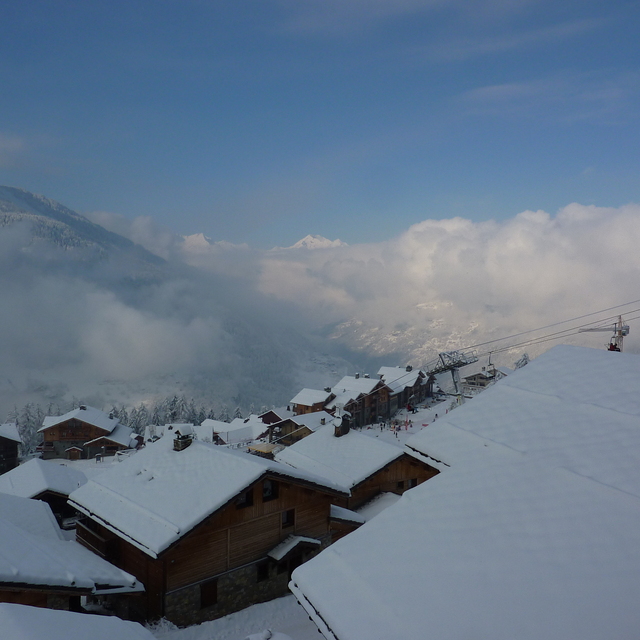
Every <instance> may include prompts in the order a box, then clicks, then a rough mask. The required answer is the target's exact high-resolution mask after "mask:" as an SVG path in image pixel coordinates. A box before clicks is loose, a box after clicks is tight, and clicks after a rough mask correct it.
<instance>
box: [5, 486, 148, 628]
mask: <svg viewBox="0 0 640 640" xmlns="http://www.w3.org/2000/svg"><path fill="white" fill-rule="evenodd" d="M143 589H144V587H143V585H142V584H141V583H140V582H139V581H138V580H136V579H135V578H134V577H133V576H132V575H130V574H128V573H126V572H125V571H122V570H121V569H118V568H117V567H115V566H114V565H112V564H110V563H109V562H107V561H105V560H103V559H102V558H99V557H98V556H96V555H95V554H93V553H91V552H90V551H88V550H87V549H85V548H84V547H82V546H81V545H79V544H78V543H77V542H75V541H73V540H66V539H65V538H64V536H63V534H62V532H61V531H60V528H59V527H58V525H57V523H56V520H55V518H54V517H53V513H52V512H51V509H50V508H49V506H48V505H47V504H45V503H44V502H41V501H39V500H29V499H28V498H19V497H16V496H10V495H6V494H2V493H0V602H12V603H18V604H28V605H32V606H36V607H50V608H54V609H79V606H80V597H81V596H91V597H101V598H108V597H110V596H111V595H112V594H116V593H117V594H120V595H122V594H134V593H140V592H141V591H143ZM3 633H5V629H4V628H3Z"/></svg>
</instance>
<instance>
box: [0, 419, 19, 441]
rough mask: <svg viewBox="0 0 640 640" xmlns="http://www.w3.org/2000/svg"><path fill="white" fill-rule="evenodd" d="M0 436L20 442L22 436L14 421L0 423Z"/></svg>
mask: <svg viewBox="0 0 640 640" xmlns="http://www.w3.org/2000/svg"><path fill="white" fill-rule="evenodd" d="M0 438H6V439H7V440H13V441H14V442H22V438H21V437H20V434H19V433H18V426H17V425H16V423H15V422H5V423H4V424H0Z"/></svg>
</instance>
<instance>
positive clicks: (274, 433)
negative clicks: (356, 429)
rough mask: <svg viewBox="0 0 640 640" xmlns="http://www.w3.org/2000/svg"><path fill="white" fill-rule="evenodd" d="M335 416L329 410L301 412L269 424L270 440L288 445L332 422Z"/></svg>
mask: <svg viewBox="0 0 640 640" xmlns="http://www.w3.org/2000/svg"><path fill="white" fill-rule="evenodd" d="M333 419H334V418H333V416H332V415H331V414H330V413H328V412H327V411H315V412H313V413H301V414H299V415H296V416H293V417H291V418H286V419H285V420H281V421H280V422H276V423H274V424H272V425H269V442H270V443H273V444H280V445H284V446H286V447H288V446H289V445H292V444H294V443H295V442H297V441H298V440H301V439H302V438H306V437H307V436H309V435H311V434H312V433H313V432H314V431H316V429H319V428H320V427H322V426H324V425H325V424H330V423H331V421H332V420H333Z"/></svg>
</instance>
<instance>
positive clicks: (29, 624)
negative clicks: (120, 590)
mask: <svg viewBox="0 0 640 640" xmlns="http://www.w3.org/2000/svg"><path fill="white" fill-rule="evenodd" d="M0 629H2V632H3V634H5V635H4V637H5V638H10V639H14V640H43V638H46V640H88V639H89V638H91V640H113V639H114V638H117V639H118V640H154V638H155V636H154V635H152V633H151V632H150V631H148V630H147V629H145V628H144V627H143V626H142V625H140V624H138V623H137V622H129V621H128V620H121V619H120V618H118V617H116V616H103V615H102V616H101V615H92V614H87V613H75V612H73V611H54V610H52V609H42V608H36V607H28V606H24V605H20V604H8V603H0Z"/></svg>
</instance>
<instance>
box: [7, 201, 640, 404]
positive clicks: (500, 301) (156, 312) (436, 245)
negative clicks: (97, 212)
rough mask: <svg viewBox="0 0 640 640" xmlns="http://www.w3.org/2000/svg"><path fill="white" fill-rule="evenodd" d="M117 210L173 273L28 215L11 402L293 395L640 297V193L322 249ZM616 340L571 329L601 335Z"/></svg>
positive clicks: (14, 309) (14, 322)
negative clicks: (172, 229) (103, 250)
mask: <svg viewBox="0 0 640 640" xmlns="http://www.w3.org/2000/svg"><path fill="white" fill-rule="evenodd" d="M103 218H104V220H105V221H106V217H104V216H103ZM116 222H117V224H118V225H119V228H118V230H119V231H120V232H121V233H123V234H124V235H129V236H131V237H135V238H136V240H137V241H138V242H139V243H141V244H143V245H146V246H148V247H149V248H154V247H155V248H156V249H157V248H158V247H159V246H160V247H161V248H163V249H162V250H163V251H164V254H165V256H166V257H169V259H170V262H169V263H168V264H167V266H166V268H165V269H164V275H163V276H162V277H154V278H153V279H151V280H147V281H145V280H144V279H142V280H141V279H139V278H135V277H132V275H131V274H130V273H123V270H122V267H121V265H113V264H110V263H109V261H106V262H104V263H100V264H98V265H97V266H96V265H94V266H93V267H92V268H91V269H88V268H87V266H86V264H84V263H78V262H77V261H74V259H72V257H71V256H70V255H69V252H61V251H60V250H54V249H53V248H51V247H47V246H46V245H44V244H41V245H37V246H36V245H34V244H33V242H31V243H30V241H29V237H28V229H27V228H26V227H24V226H20V225H17V226H14V227H10V228H5V229H2V230H1V231H0V267H1V269H0V295H1V296H2V299H3V300H4V301H5V304H3V305H2V306H1V307H0V352H2V354H3V364H2V368H1V371H0V374H1V377H0V409H1V410H2V411H3V412H4V413H6V412H7V410H8V409H10V408H11V406H12V405H13V404H17V405H20V404H22V403H23V402H24V401H25V400H26V399H34V398H38V399H39V401H40V402H45V403H46V400H47V399H50V400H60V399H62V398H65V399H69V398H71V397H73V396H75V397H77V398H81V399H84V400H85V401H88V402H90V403H92V402H93V403H95V404H96V405H98V406H108V405H109V404H113V403H130V404H131V403H138V402H140V401H144V400H149V401H151V400H152V399H154V398H156V397H158V396H159V395H169V394H173V393H177V394H181V393H185V394H186V395H187V396H188V397H195V398H196V399H197V400H208V401H210V402H214V403H216V402H217V403H218V404H219V405H221V404H222V403H225V404H227V405H236V404H241V405H243V406H244V407H248V406H249V405H250V404H254V406H256V407H259V406H261V405H264V404H266V405H271V404H280V403H286V402H287V401H288V399H289V398H290V397H292V395H293V394H294V393H295V392H297V390H298V389H299V388H300V387H301V386H315V387H322V386H325V385H327V384H333V383H334V382H335V381H336V380H337V379H338V378H339V377H340V376H342V375H344V374H345V373H353V372H354V371H355V370H356V367H358V368H359V369H360V370H363V368H365V367H367V368H368V371H369V372H373V370H374V367H375V366H376V365H379V364H381V363H383V362H384V363H386V364H389V365H397V364H406V363H408V362H410V363H412V364H415V365H421V364H423V363H425V362H427V361H429V360H431V359H432V358H434V357H435V356H436V355H437V353H438V352H439V351H443V350H450V349H459V348H464V347H470V346H473V345H477V344H480V343H483V342H485V341H487V340H494V339H498V338H503V337H505V336H509V335H512V334H516V333H519V332H521V331H528V330H530V329H534V328H536V327H543V326H545V325H548V324H551V323H555V322H558V321H560V320H565V319H569V318H573V317H578V316H581V315H583V314H587V313H590V312H593V311H597V310H600V309H606V308H609V307H613V306H615V305H620V304H622V303H626V302H629V301H634V300H638V299H640V288H639V286H638V283H639V282H640V252H639V251H638V249H637V248H638V246H640V206H639V205H635V204H629V205H625V206H622V207H619V208H602V207H595V206H584V205H580V204H571V205H568V206H567V207H565V208H563V209H562V210H560V211H559V212H557V214H555V215H550V214H549V213H546V212H544V211H525V212H522V213H520V214H518V215H516V216H515V217H513V218H512V219H510V220H507V221H504V222H494V221H489V222H481V223H474V222H471V221H470V220H467V219H464V218H453V219H445V220H425V221H423V222H421V223H419V224H416V225H414V226H412V227H410V228H409V229H407V230H406V231H405V232H403V233H402V234H400V235H399V236H397V237H395V238H392V239H389V240H388V241H386V242H382V243H377V244H360V245H357V244H356V245H350V246H339V247H334V248H327V249H315V250H310V249H274V250H271V251H255V250H252V249H250V248H249V247H247V246H246V245H242V246H236V245H230V244H228V243H215V242H212V243H211V244H209V245H207V244H206V242H205V241H204V240H203V241H202V242H200V243H199V244H197V246H196V250H194V247H193V244H191V245H190V244H189V243H184V242H183V240H182V239H181V238H179V237H176V236H168V235H166V232H165V231H164V230H162V229H161V228H159V227H157V226H156V225H155V224H153V221H149V220H145V221H142V222H141V221H139V220H138V221H123V220H121V219H118V220H116ZM310 231H313V230H310ZM636 308H640V304H636V305H631V306H628V307H626V308H623V309H621V312H622V313H627V317H626V318H625V319H627V320H631V322H630V324H631V334H630V335H629V337H628V338H627V339H626V342H625V350H627V351H636V352H640V339H639V336H638V329H637V325H634V323H633V317H634V314H633V313H632V311H633V310H634V309H636ZM615 313H617V311H616V312H615ZM613 314H614V312H609V313H605V314H601V316H597V317H596V318H594V319H600V318H602V319H603V321H604V319H605V318H606V317H607V316H611V315H613ZM635 315H639V316H640V311H638V312H636V314H635ZM564 328H566V327H564ZM543 333H545V332H543ZM547 333H548V331H547ZM608 339H609V335H608V334H578V335H576V336H573V337H572V338H571V340H573V341H574V343H577V344H583V345H587V346H594V347H602V346H603V344H604V343H606V342H607V341H608ZM564 341H566V340H564ZM498 344H499V346H503V345H504V344H508V343H498ZM553 344H554V342H549V343H544V344H542V345H539V346H538V347H533V348H528V349H526V350H527V351H529V353H531V354H532V355H535V353H537V352H541V351H542V350H544V349H546V348H548V347H550V346H552V345H553ZM523 350H525V349H523V348H518V347H516V348H514V350H513V351H512V352H510V353H506V354H503V358H504V360H503V363H505V364H511V363H512V362H513V361H514V360H515V359H516V358H517V357H519V355H520V354H521V353H522V351H523ZM354 362H355V363H357V364H353V363H354Z"/></svg>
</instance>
